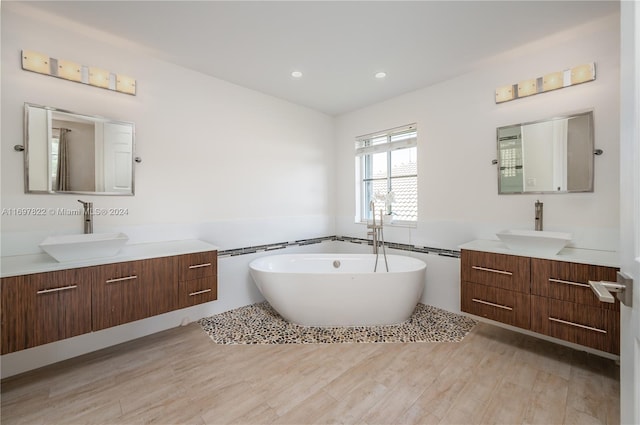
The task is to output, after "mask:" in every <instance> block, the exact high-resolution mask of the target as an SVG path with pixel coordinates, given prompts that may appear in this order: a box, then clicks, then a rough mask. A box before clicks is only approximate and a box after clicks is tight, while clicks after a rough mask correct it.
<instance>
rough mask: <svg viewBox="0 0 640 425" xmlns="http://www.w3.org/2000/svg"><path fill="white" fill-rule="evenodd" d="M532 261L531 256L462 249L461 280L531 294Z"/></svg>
mask: <svg viewBox="0 0 640 425" xmlns="http://www.w3.org/2000/svg"><path fill="white" fill-rule="evenodd" d="M530 261H531V259H530V258H529V257H520V256H516V255H506V254H495V253H491V252H480V251H469V250H462V254H461V260H460V267H461V269H460V274H461V280H462V281H464V282H473V283H480V284H483V285H488V286H493V287H496V288H502V289H507V290H510V291H518V292H522V293H526V294H529V291H530V276H531V270H530V267H531V263H530Z"/></svg>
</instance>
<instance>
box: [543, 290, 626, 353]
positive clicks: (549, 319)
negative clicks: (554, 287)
mask: <svg viewBox="0 0 640 425" xmlns="http://www.w3.org/2000/svg"><path fill="white" fill-rule="evenodd" d="M531 311H532V312H533V313H532V317H531V330H532V331H534V332H539V333H541V334H544V335H549V336H552V337H554V338H559V339H563V340H565V341H569V342H573V343H576V344H580V345H585V346H587V347H591V348H595V349H597V350H601V351H606V352H609V353H613V354H620V315H619V313H618V312H617V311H613V310H607V309H602V308H597V307H590V306H586V305H582V304H576V303H572V302H567V301H560V300H554V299H550V298H545V297H538V296H535V295H532V296H531Z"/></svg>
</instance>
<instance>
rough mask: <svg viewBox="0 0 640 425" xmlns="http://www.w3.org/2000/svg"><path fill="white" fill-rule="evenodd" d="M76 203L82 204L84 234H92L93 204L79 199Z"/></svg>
mask: <svg viewBox="0 0 640 425" xmlns="http://www.w3.org/2000/svg"><path fill="white" fill-rule="evenodd" d="M78 202H80V203H81V204H82V208H83V221H82V222H83V224H84V233H85V234H88V233H93V202H85V201H83V200H81V199H78Z"/></svg>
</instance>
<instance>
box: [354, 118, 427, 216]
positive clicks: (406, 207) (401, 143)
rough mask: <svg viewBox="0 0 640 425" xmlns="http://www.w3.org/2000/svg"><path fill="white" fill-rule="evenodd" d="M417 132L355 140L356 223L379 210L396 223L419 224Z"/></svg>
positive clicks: (402, 131) (413, 128)
mask: <svg viewBox="0 0 640 425" xmlns="http://www.w3.org/2000/svg"><path fill="white" fill-rule="evenodd" d="M417 156H418V130H417V128H416V125H415V124H411V125H408V126H404V127H400V128H395V129H392V130H387V131H383V132H380V133H374V134H369V135H366V136H361V137H358V138H357V139H356V179H357V181H358V188H357V190H356V193H357V200H356V205H357V207H356V208H357V213H356V220H358V221H362V222H364V221H366V220H369V219H371V218H372V211H371V202H372V201H373V203H374V205H375V211H376V218H377V217H379V215H378V214H380V212H379V211H380V210H381V209H382V210H383V211H384V214H391V216H392V220H393V222H395V223H406V224H411V223H416V222H417V220H418V166H417Z"/></svg>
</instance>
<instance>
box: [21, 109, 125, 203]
mask: <svg viewBox="0 0 640 425" xmlns="http://www.w3.org/2000/svg"><path fill="white" fill-rule="evenodd" d="M24 125H25V141H24V143H25V191H26V193H83V194H96V195H133V193H134V172H133V153H134V125H133V123H128V122H123V121H114V120H110V119H107V118H103V117H98V116H91V115H83V114H77V113H73V112H69V111H63V110H60V109H56V108H52V107H48V106H39V105H32V104H28V103H27V104H25V121H24Z"/></svg>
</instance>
